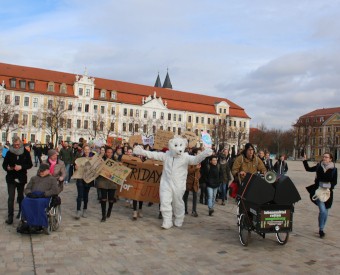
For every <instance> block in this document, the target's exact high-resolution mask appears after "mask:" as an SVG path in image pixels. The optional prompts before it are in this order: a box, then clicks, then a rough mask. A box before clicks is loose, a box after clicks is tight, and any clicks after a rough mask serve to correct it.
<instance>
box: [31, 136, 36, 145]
mask: <svg viewBox="0 0 340 275" xmlns="http://www.w3.org/2000/svg"><path fill="white" fill-rule="evenodd" d="M31 142H32V143H33V142H35V134H31Z"/></svg>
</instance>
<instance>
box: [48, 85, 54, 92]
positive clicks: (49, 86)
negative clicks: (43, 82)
mask: <svg viewBox="0 0 340 275" xmlns="http://www.w3.org/2000/svg"><path fill="white" fill-rule="evenodd" d="M53 87H54V86H53V85H52V84H49V85H48V91H49V92H53V90H54V89H53Z"/></svg>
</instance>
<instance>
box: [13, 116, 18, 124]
mask: <svg viewBox="0 0 340 275" xmlns="http://www.w3.org/2000/svg"><path fill="white" fill-rule="evenodd" d="M13 123H14V124H18V123H19V114H15V115H14V116H13Z"/></svg>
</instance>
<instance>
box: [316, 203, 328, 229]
mask: <svg viewBox="0 0 340 275" xmlns="http://www.w3.org/2000/svg"><path fill="white" fill-rule="evenodd" d="M315 202H316V204H317V205H318V206H319V210H320V213H319V228H320V231H323V229H324V227H325V225H326V221H327V217H328V209H327V208H326V206H325V203H324V202H322V201H319V200H316V201H315Z"/></svg>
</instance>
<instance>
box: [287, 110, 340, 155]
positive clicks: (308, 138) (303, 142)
mask: <svg viewBox="0 0 340 275" xmlns="http://www.w3.org/2000/svg"><path fill="white" fill-rule="evenodd" d="M294 129H295V141H294V142H295V149H294V155H295V156H296V157H299V154H300V152H301V150H302V149H304V150H305V152H306V155H307V157H308V158H312V159H315V160H318V161H320V160H322V156H323V154H324V153H325V152H331V153H332V154H333V157H334V161H338V160H339V154H340V145H339V135H340V131H339V130H340V107H336V108H327V109H318V110H314V111H312V112H310V113H308V114H305V115H303V116H301V117H300V118H299V119H298V120H297V122H296V123H295V125H294Z"/></svg>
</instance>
